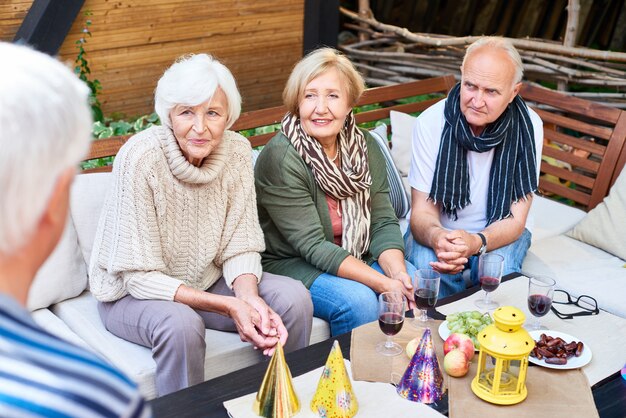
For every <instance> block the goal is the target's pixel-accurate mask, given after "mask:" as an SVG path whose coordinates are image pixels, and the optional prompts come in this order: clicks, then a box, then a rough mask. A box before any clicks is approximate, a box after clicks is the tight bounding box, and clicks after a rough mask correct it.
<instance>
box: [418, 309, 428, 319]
mask: <svg viewBox="0 0 626 418" xmlns="http://www.w3.org/2000/svg"><path fill="white" fill-rule="evenodd" d="M420 311H422V317H421V318H420V321H428V311H426V309H420Z"/></svg>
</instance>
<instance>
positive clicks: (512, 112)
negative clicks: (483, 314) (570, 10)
mask: <svg viewBox="0 0 626 418" xmlns="http://www.w3.org/2000/svg"><path fill="white" fill-rule="evenodd" d="M522 76H523V67H522V61H521V58H520V56H519V53H518V52H517V51H516V49H515V48H514V47H513V45H512V44H511V43H510V42H509V41H507V40H505V39H503V38H498V37H483V38H481V39H479V40H478V41H476V42H475V43H473V44H472V45H470V46H469V48H468V49H467V52H466V54H465V57H464V59H463V64H462V65H461V82H460V83H459V84H457V85H456V86H455V87H454V88H453V89H452V90H451V91H450V94H449V95H448V97H447V98H446V99H445V100H442V101H440V102H439V103H436V104H435V105H433V106H431V107H430V108H429V109H427V110H426V111H425V112H423V113H422V114H421V115H420V116H419V117H418V118H417V121H416V123H415V127H414V130H413V139H412V141H413V143H412V161H411V169H410V172H409V183H410V185H411V188H412V191H411V195H412V196H411V202H412V204H411V207H412V209H411V217H410V229H409V230H408V231H407V233H406V234H405V237H404V238H405V244H406V257H407V259H408V260H409V261H410V262H411V263H413V264H414V265H415V266H416V267H417V268H432V269H434V270H436V271H438V272H439V273H441V284H440V289H439V297H444V296H449V295H452V294H454V293H457V292H459V291H461V290H463V289H465V288H466V287H469V286H471V285H475V284H478V256H480V255H481V254H485V253H487V252H489V253H497V254H500V255H502V256H503V258H504V270H503V271H504V274H508V273H512V272H519V271H520V270H521V266H522V262H523V260H524V257H525V255H526V251H527V250H528V247H530V238H531V233H530V231H529V229H528V225H527V224H528V223H529V222H528V212H529V209H530V205H531V203H532V197H533V194H534V192H535V191H536V190H537V183H538V178H539V168H538V167H539V163H540V160H541V149H542V144H543V127H542V122H541V119H540V118H539V116H538V115H537V114H536V113H535V112H534V111H532V110H531V109H529V108H528V107H527V106H526V104H525V103H524V101H523V100H522V99H521V98H520V97H519V95H518V93H519V91H520V88H521V86H522V84H521V80H522Z"/></svg>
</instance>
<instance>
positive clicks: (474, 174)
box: [409, 99, 543, 233]
mask: <svg viewBox="0 0 626 418" xmlns="http://www.w3.org/2000/svg"><path fill="white" fill-rule="evenodd" d="M445 103H446V99H443V100H441V101H439V102H437V103H435V104H434V105H432V106H430V107H429V108H428V109H426V110H425V111H424V112H422V114H421V115H419V116H418V118H417V120H416V121H415V126H414V128H413V138H412V152H413V155H412V158H411V169H410V170H409V184H410V185H411V187H412V188H414V189H416V190H418V191H420V192H424V193H426V194H430V188H431V185H432V182H433V177H434V174H435V166H436V164H437V156H438V155H439V144H440V143H441V133H442V131H443V126H444V123H445V118H444V114H443V111H444V108H445ZM528 111H529V114H530V120H531V122H532V124H533V130H534V132H535V149H536V153H537V179H539V166H540V164H541V150H542V148H543V123H542V122H541V118H540V117H539V115H537V113H535V112H534V111H533V110H532V109H530V108H529V109H528ZM494 152H495V150H493V149H492V150H490V151H487V152H475V151H468V152H467V163H468V167H469V177H470V180H469V182H470V201H471V202H472V203H470V204H469V205H467V206H466V207H464V208H463V209H460V210H457V215H458V219H457V220H456V221H455V220H453V219H450V218H449V217H448V216H447V215H445V214H442V215H441V225H442V226H443V227H444V228H446V229H450V230H453V229H462V230H465V231H468V232H471V233H475V232H479V231H482V230H483V229H485V226H486V225H487V190H488V188H489V173H490V171H491V162H492V161H493V155H494ZM530 218H531V217H530V216H529V217H528V218H527V219H526V228H527V229H529V230H530V229H531V226H532V220H531V219H530Z"/></svg>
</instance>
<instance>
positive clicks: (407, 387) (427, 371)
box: [396, 328, 443, 404]
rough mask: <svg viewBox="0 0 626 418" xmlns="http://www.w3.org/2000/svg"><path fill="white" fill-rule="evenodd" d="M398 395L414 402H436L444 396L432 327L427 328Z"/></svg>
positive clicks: (400, 384) (403, 377)
mask: <svg viewBox="0 0 626 418" xmlns="http://www.w3.org/2000/svg"><path fill="white" fill-rule="evenodd" d="M396 390H397V391H398V395H400V396H402V397H403V398H404V399H408V400H410V401H413V402H421V403H427V404H430V403H435V402H437V401H439V400H440V399H441V398H442V397H443V376H442V375H441V369H439V362H437V355H436V354H435V347H434V345H433V338H432V336H431V334H430V328H426V331H424V335H422V339H421V340H420V343H419V345H418V346H417V350H415V354H414V355H413V358H412V359H411V361H410V362H409V366H408V367H407V368H406V371H405V372H404V375H403V376H402V379H401V380H400V383H398V386H397V387H396Z"/></svg>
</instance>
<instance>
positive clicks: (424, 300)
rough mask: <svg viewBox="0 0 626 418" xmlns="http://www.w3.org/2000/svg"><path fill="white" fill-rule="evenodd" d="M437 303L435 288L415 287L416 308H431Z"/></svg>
mask: <svg viewBox="0 0 626 418" xmlns="http://www.w3.org/2000/svg"><path fill="white" fill-rule="evenodd" d="M436 303H437V291H436V290H435V289H417V290H416V291H415V305H416V306H417V308H418V309H426V308H432V307H433V306H435V304H436Z"/></svg>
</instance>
